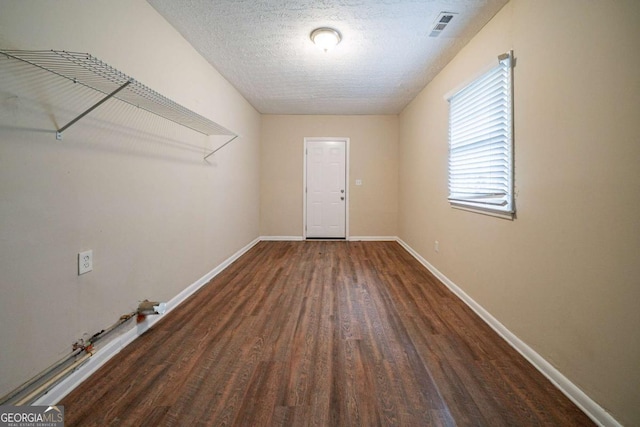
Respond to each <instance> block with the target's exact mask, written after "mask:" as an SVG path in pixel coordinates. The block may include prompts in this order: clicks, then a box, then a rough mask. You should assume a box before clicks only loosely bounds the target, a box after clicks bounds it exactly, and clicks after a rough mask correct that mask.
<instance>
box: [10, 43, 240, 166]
mask: <svg viewBox="0 0 640 427" xmlns="http://www.w3.org/2000/svg"><path fill="white" fill-rule="evenodd" d="M0 53H2V54H4V55H5V56H6V57H7V58H8V59H15V60H19V61H22V62H25V63H27V64H30V65H33V66H35V67H38V68H40V69H43V70H46V71H49V72H51V73H53V74H55V75H57V76H60V77H63V78H65V79H68V80H70V81H72V82H73V83H77V84H80V85H82V86H85V87H87V88H90V89H93V90H94V91H97V92H100V93H102V94H104V95H105V98H103V99H102V100H101V101H99V102H98V103H96V104H94V105H93V106H92V107H90V108H89V109H87V110H86V111H85V112H84V113H82V114H80V115H79V116H78V117H76V118H75V119H73V120H72V121H71V122H69V123H68V124H66V125H65V126H63V127H61V128H60V129H58V130H57V132H56V138H58V139H61V138H62V132H63V131H65V130H66V129H67V128H68V127H70V126H71V125H73V124H74V123H76V122H77V121H78V120H80V119H81V118H83V117H84V116H86V115H87V114H89V113H90V112H91V111H93V110H94V109H96V108H97V107H99V106H100V105H101V104H102V103H104V102H106V101H107V100H108V99H111V98H114V99H118V100H120V101H122V102H126V103H127V104H130V105H133V106H135V107H137V108H141V109H143V110H146V111H148V112H150V113H153V114H155V115H157V116H160V117H163V118H165V119H167V120H170V121H172V122H174V123H177V124H179V125H182V126H185V127H188V128H189V129H192V130H194V131H196V132H199V133H202V134H205V135H229V136H231V137H232V139H231V140H229V141H227V142H226V143H224V144H223V145H222V146H221V147H219V148H217V149H216V150H214V151H213V153H215V152H216V151H217V150H219V149H220V148H222V147H223V146H225V145H227V144H228V143H229V142H231V141H233V140H234V139H236V137H237V134H236V133H235V132H232V131H230V130H229V129H227V128H225V127H224V126H221V125H219V124H218V123H216V122H214V121H212V120H209V119H207V118H206V117H203V116H201V115H200V114H198V113H195V112H194V111H191V110H189V109H187V108H185V107H183V106H182V105H180V104H178V103H176V102H174V101H172V100H171V99H169V98H167V97H166V96H164V95H161V94H160V93H158V92H156V91H154V90H153V89H150V88H149V87H147V86H145V85H143V84H142V83H140V82H138V81H137V80H135V79H133V78H132V77H129V76H128V75H126V74H124V73H123V72H121V71H119V70H117V69H115V68H113V67H111V66H110V65H108V64H106V63H104V62H102V61H100V60H99V59H97V58H96V57H94V56H92V55H90V54H88V53H80V52H68V51H64V50H5V49H0ZM213 153H210V154H208V155H207V156H206V157H209V156H210V155H211V154H213ZM206 157H205V158H206Z"/></svg>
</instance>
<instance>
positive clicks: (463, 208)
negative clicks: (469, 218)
mask: <svg viewBox="0 0 640 427" xmlns="http://www.w3.org/2000/svg"><path fill="white" fill-rule="evenodd" d="M451 207H452V208H454V209H459V210H461V211H467V212H473V213H478V214H482V215H487V216H493V217H496V218H501V219H508V220H510V221H513V220H514V219H515V212H503V211H494V210H489V209H483V208H479V207H475V206H467V205H459V204H454V203H451Z"/></svg>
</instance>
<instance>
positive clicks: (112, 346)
mask: <svg viewBox="0 0 640 427" xmlns="http://www.w3.org/2000/svg"><path fill="white" fill-rule="evenodd" d="M258 242H260V238H257V239H255V240H253V241H252V242H251V243H249V244H248V245H246V246H245V247H243V248H242V249H240V250H239V251H237V252H236V253H235V254H233V255H231V256H230V257H229V258H227V259H226V260H224V261H223V262H222V263H221V264H219V265H218V266H217V267H215V268H214V269H213V270H211V271H210V272H208V273H207V274H205V275H204V276H202V277H201V278H200V279H198V280H197V281H196V282H194V283H193V284H191V285H189V286H188V287H187V288H185V289H184V290H183V291H182V292H180V293H179V294H178V295H176V296H175V297H173V298H172V299H171V300H170V301H168V302H167V310H166V312H165V314H167V313H169V312H170V311H171V310H173V309H174V308H176V307H177V306H178V305H180V303H182V302H183V301H184V300H186V299H187V298H189V297H190V296H191V295H192V294H193V293H195V292H196V291H197V290H198V289H200V288H201V287H202V286H204V285H206V284H207V283H209V281H210V280H211V279H213V278H214V277H215V276H217V275H218V274H220V272H221V271H223V270H224V269H225V268H227V267H228V266H229V265H230V264H231V263H232V262H234V261H235V260H236V259H238V258H240V257H241V256H242V255H243V254H244V253H245V252H247V251H248V250H249V249H251V248H252V247H254V246H255V245H256V244H257V243H258ZM161 318H162V316H147V318H146V319H145V320H144V321H143V322H141V323H138V324H136V326H135V327H134V328H131V329H129V330H128V331H126V332H124V333H123V334H122V335H120V336H117V337H115V338H113V339H112V340H111V341H109V342H107V343H106V344H105V345H104V346H98V349H97V351H96V352H95V354H94V355H93V356H91V357H90V358H89V360H88V361H87V362H85V363H84V364H83V365H81V366H80V367H79V368H78V369H77V370H76V371H74V372H73V373H71V374H70V375H69V376H67V377H66V378H65V379H64V380H62V381H60V382H59V383H58V384H56V385H55V386H54V387H52V388H51V389H50V390H49V391H48V392H47V393H45V394H43V395H42V396H40V397H39V398H38V399H36V400H35V401H34V402H33V405H47V406H50V405H56V404H57V403H58V402H59V401H60V400H62V399H63V398H64V397H65V396H66V395H67V394H69V393H71V391H72V390H73V389H74V388H76V387H77V386H79V385H80V384H81V383H82V382H83V381H84V380H86V379H87V378H88V377H89V376H90V375H92V374H93V373H94V372H96V371H97V370H98V369H99V368H100V367H101V366H102V365H104V364H105V363H107V361H109V359H111V358H112V357H113V356H115V355H116V354H118V353H119V352H120V351H121V350H122V349H123V348H125V347H126V346H127V345H129V344H131V342H133V341H134V340H135V339H136V338H138V337H139V336H140V335H142V334H143V333H144V332H145V331H147V330H148V329H149V328H150V327H152V326H153V325H154V324H155V323H156V322H158V321H159V320H160V319H161Z"/></svg>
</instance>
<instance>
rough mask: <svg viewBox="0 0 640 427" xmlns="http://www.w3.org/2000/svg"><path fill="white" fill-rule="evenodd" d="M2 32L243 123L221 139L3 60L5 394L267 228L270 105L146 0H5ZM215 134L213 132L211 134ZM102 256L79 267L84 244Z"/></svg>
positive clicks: (0, 176)
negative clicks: (241, 86)
mask: <svg viewBox="0 0 640 427" xmlns="http://www.w3.org/2000/svg"><path fill="white" fill-rule="evenodd" d="M1 9H2V13H0V46H1V47H3V48H10V49H64V50H70V51H80V52H89V53H92V54H93V55H95V56H97V57H98V58H100V59H102V60H104V61H106V62H107V63H109V64H110V65H112V66H114V67H116V68H118V69H120V70H122V71H124V72H125V73H127V74H129V75H131V76H133V77H135V78H136V79H137V80H139V81H141V82H142V83H144V84H146V85H148V86H150V87H151V88H153V89H155V90H157V91H159V92H161V93H163V94H164V95H166V96H168V97H169V98H172V99H174V100H175V101H177V102H179V103H182V104H183V105H185V106H187V107H188V108H191V109H193V110H195V111H197V112H199V113H200V114H203V115H204V116H206V117H209V118H211V119H213V120H215V121H217V122H219V123H220V124H222V125H223V126H226V127H228V128H229V129H231V130H234V131H236V132H238V133H239V134H241V137H240V138H239V139H238V140H236V141H234V142H233V143H232V144H230V145H229V146H227V147H225V148H224V149H222V150H221V151H220V152H218V153H217V154H216V155H215V156H213V157H212V158H211V159H210V162H209V163H207V162H204V161H203V153H204V152H205V146H212V145H213V144H215V143H220V141H219V140H215V141H209V139H208V137H206V136H202V135H200V134H197V133H195V132H192V131H190V130H188V129H185V128H183V127H180V126H177V125H174V124H172V123H171V122H168V121H167V120H164V119H161V118H157V117H156V116H153V115H150V114H148V113H145V112H142V111H140V110H137V109H135V108H133V107H129V106H126V105H124V104H122V103H120V102H117V101H110V102H108V103H106V104H105V105H104V106H102V107H101V108H100V109H98V110H96V111H95V112H94V113H92V114H91V115H90V116H87V117H86V118H85V119H83V120H81V121H80V122H78V124H76V125H74V126H73V127H71V128H70V129H69V130H67V131H66V132H65V134H64V140H63V141H56V140H55V137H54V133H53V130H54V129H55V126H56V124H57V125H58V126H60V125H62V124H64V123H65V122H66V121H68V120H70V119H71V118H72V117H73V113H75V112H78V111H81V110H82V109H83V108H86V107H87V106H88V105H90V102H91V101H95V99H96V97H95V96H94V95H88V96H86V97H85V96H78V91H77V89H78V88H73V87H70V86H72V85H71V84H67V83H61V82H60V80H59V79H57V78H55V77H52V76H51V75H48V74H47V73H44V72H39V71H37V70H34V69H30V68H29V69H27V68H25V67H20V66H18V67H16V66H15V65H10V66H8V65H7V63H6V62H5V61H6V59H5V58H4V57H3V58H2V60H3V62H2V66H1V67H0V272H1V273H0V290H1V292H2V296H1V298H0V325H2V327H1V328H0V343H1V345H2V351H0V395H2V394H4V393H6V392H8V391H10V390H11V389H13V388H14V387H16V386H18V385H19V384H20V383H21V382H23V381H25V380H27V379H29V378H30V377H31V376H32V375H34V374H36V373H37V372H39V371H40V370H42V369H44V368H46V367H47V366H49V365H50V364H51V363H53V362H55V361H56V360H58V359H59V358H61V357H63V356H65V355H67V354H68V353H69V352H70V351H71V344H72V343H73V342H74V341H76V340H77V339H78V338H80V337H82V336H83V334H85V333H89V334H93V333H95V332H97V331H99V330H101V329H103V328H105V327H107V326H109V325H111V324H112V323H113V322H115V321H116V320H117V319H118V317H119V316H120V315H121V314H123V313H127V312H129V311H131V310H134V309H135V308H136V307H137V305H138V302H139V301H140V300H142V299H145V298H149V299H152V300H156V299H157V300H161V301H163V300H164V301H166V300H168V299H170V298H172V297H174V296H175V295H176V294H178V293H179V292H180V291H182V290H183V289H184V288H185V287H187V286H189V285H190V284H192V283H193V282H195V281H196V280H197V279H199V278H200V277H202V276H203V275H205V274H206V273H207V272H209V271H210V270H211V269H213V268H214V267H216V266H217V265H219V264H220V262H222V261H223V260H225V259H226V258H228V257H229V256H230V255H232V254H233V253H234V252H236V251H237V250H238V249H240V248H242V247H243V246H245V245H247V244H248V243H249V242H251V241H252V240H253V239H255V238H256V237H258V231H259V218H258V217H259V202H258V201H259V198H260V195H259V168H260V164H259V152H260V148H259V134H260V115H259V114H258V113H257V112H256V111H255V110H254V109H253V108H252V107H251V106H250V105H249V104H248V103H247V102H246V101H245V100H244V98H242V97H241V96H240V95H239V94H238V93H237V91H236V90H235V89H234V88H233V87H232V86H231V85H229V84H228V82H226V81H225V80H224V79H223V78H222V77H221V76H220V75H219V74H218V73H217V72H216V71H215V70H214V69H213V68H212V67H211V66H210V65H209V64H208V63H206V62H205V61H204V60H203V59H202V58H201V57H200V56H199V55H198V54H197V53H196V52H195V51H194V50H193V49H192V48H191V47H190V45H189V44H188V43H186V41H184V40H183V39H182V37H181V36H180V35H179V34H178V33H177V32H176V31H175V30H174V29H173V28H172V27H171V26H170V25H169V24H168V23H167V22H166V21H165V20H164V19H163V18H162V17H161V16H160V15H158V14H157V13H156V12H155V10H154V9H152V8H151V7H150V6H149V4H148V3H146V2H145V1H143V0H135V1H131V0H97V1H91V2H86V1H80V0H78V1H67V0H64V1H62V0H61V1H56V2H41V1H28V0H25V1H15V2H13V1H11V2H8V1H7V2H3V4H2V7H1ZM212 139H214V138H212ZM86 249H93V253H94V270H93V271H92V272H90V273H88V274H85V275H83V276H78V275H77V253H78V252H79V251H82V250H86Z"/></svg>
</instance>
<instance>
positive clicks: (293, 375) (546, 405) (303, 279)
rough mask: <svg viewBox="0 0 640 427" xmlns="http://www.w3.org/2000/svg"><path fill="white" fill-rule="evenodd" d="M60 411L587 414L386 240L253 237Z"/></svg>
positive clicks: (458, 420) (284, 418) (292, 416)
mask: <svg viewBox="0 0 640 427" xmlns="http://www.w3.org/2000/svg"><path fill="white" fill-rule="evenodd" d="M61 404H63V405H64V406H65V418H66V425H67V426H75V425H100V426H104V425H113V426H121V425H132V426H158V425H173V426H194V425H196V426H197V425H202V426H205V425H207V426H224V425H244V426H271V425H282V426H290V425H304V426H306V425H320V426H376V425H398V426H454V425H459V426H538V425H544V426H587V425H594V424H593V423H592V422H591V420H590V419H589V418H588V417H587V416H586V415H585V414H583V413H582V412H581V411H580V410H579V409H578V408H577V407H576V406H574V405H573V404H572V403H571V402H570V401H569V400H568V399H567V398H566V397H565V396H564V395H563V394H562V393H560V392H559V391H558V390H557V389H556V388H554V386H553V385H552V384H551V383H550V382H549V381H548V380H546V379H545V378H544V377H543V376H542V375H541V374H540V373H539V372H538V371H536V370H535V369H534V368H533V367H531V366H530V365H529V364H528V363H527V362H526V361H525V360H524V359H523V358H522V357H521V356H520V355H519V354H518V353H517V352H516V351H515V350H513V349H512V348H511V347H510V346H509V345H508V344H506V343H505V342H504V341H503V340H502V339H501V338H499V337H498V336H497V335H496V334H495V332H493V331H492V330H491V329H490V328H489V327H488V326H487V325H486V324H485V323H483V322H482V321H481V320H480V319H479V318H478V317H477V316H476V315H475V314H474V313H473V312H472V311H471V310H470V309H469V308H468V307H467V306H466V305H464V303H462V302H461V301H460V300H458V299H457V297H455V296H454V295H453V294H452V293H451V292H450V291H449V290H448V289H447V288H446V287H445V286H444V285H442V284H441V283H439V282H438V280H437V279H435V278H434V277H433V276H432V275H431V274H430V273H429V272H428V271H427V270H426V269H425V268H424V267H422V266H421V265H420V264H419V263H418V262H417V261H416V260H414V259H413V258H412V257H411V255H409V254H408V253H407V252H406V251H405V250H404V249H403V248H402V247H401V246H400V245H399V244H397V243H395V242H324V241H308V242H261V243H259V244H258V245H256V246H255V247H254V248H253V249H251V250H250V251H249V252H248V253H246V254H245V255H244V256H243V257H242V258H240V259H239V260H238V261H236V262H235V263H234V264H232V265H231V266H230V267H229V268H227V269H226V270H225V271H223V272H222V273H220V274H219V275H218V276H217V277H216V278H214V279H213V280H212V281H211V283H209V284H208V285H206V286H205V287H203V288H202V289H201V290H200V291H199V292H198V293H197V294H195V295H194V296H193V297H191V298H190V299H189V300H187V301H186V302H185V303H184V304H182V305H181V306H180V307H178V308H177V309H175V310H174V311H173V312H171V313H169V314H167V315H165V316H164V319H163V320H162V321H160V322H158V324H156V326H155V327H154V328H152V329H151V330H149V331H148V332H147V333H146V334H144V335H142V336H141V337H140V338H139V339H138V340H136V341H135V342H134V343H133V344H131V345H130V346H128V347H127V348H125V349H124V350H123V351H122V352H121V353H120V354H118V355H117V356H116V357H114V358H113V359H112V360H110V361H109V362H108V363H107V364H106V365H105V366H103V367H102V368H101V369H100V370H99V371H98V372H97V373H96V374H94V375H93V376H92V377H90V378H89V379H88V380H87V381H85V382H84V383H83V384H82V385H81V386H80V387H78V388H77V389H76V390H74V391H73V392H72V393H71V394H70V395H68V396H67V397H66V398H65V399H64V400H63V401H62V402H61Z"/></svg>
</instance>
